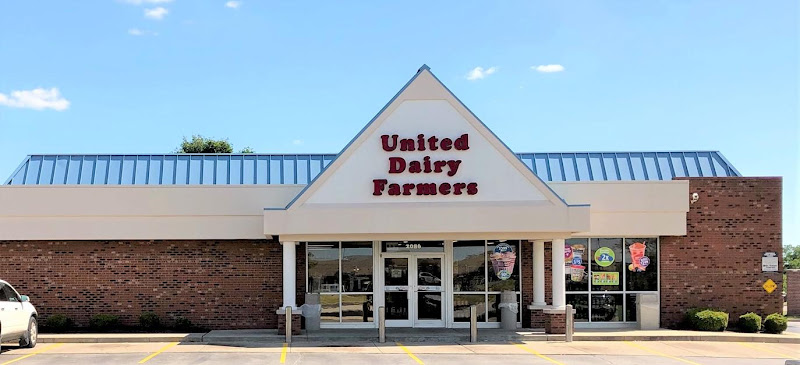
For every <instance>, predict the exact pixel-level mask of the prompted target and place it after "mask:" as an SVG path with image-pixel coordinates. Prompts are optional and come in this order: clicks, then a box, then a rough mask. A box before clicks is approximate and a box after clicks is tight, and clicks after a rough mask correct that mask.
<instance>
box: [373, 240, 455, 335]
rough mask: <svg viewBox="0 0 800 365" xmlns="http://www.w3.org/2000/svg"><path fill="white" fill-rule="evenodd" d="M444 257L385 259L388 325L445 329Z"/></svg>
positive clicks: (398, 256) (395, 257)
mask: <svg viewBox="0 0 800 365" xmlns="http://www.w3.org/2000/svg"><path fill="white" fill-rule="evenodd" d="M443 259H444V258H443V257H442V256H441V255H436V256H433V255H430V254H428V255H413V254H412V255H402V256H401V255H397V254H394V255H391V256H388V257H384V259H383V267H384V283H383V284H384V295H385V303H386V325H387V326H391V327H444V305H443V299H444V286H443V276H442V274H443V271H442V262H443Z"/></svg>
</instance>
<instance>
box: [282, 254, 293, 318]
mask: <svg viewBox="0 0 800 365" xmlns="http://www.w3.org/2000/svg"><path fill="white" fill-rule="evenodd" d="M281 244H282V245H283V306H282V307H281V309H283V308H286V307H288V306H291V307H292V309H296V308H297V304H296V302H295V297H296V296H297V285H296V283H297V274H296V273H297V254H296V251H297V249H296V246H297V245H296V243H295V242H293V241H283V242H281Z"/></svg>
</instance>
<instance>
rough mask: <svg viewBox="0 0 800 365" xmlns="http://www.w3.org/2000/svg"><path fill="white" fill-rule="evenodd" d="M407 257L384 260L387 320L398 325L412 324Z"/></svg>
mask: <svg viewBox="0 0 800 365" xmlns="http://www.w3.org/2000/svg"><path fill="white" fill-rule="evenodd" d="M408 261H409V258H407V257H387V258H385V259H384V262H383V272H384V275H383V285H384V286H383V290H384V292H385V293H386V321H387V323H392V324H393V325H396V326H410V325H411V317H410V316H409V315H410V313H409V299H410V298H409V297H408V294H409V288H410V285H409V282H408V278H409V275H408V269H409V265H408Z"/></svg>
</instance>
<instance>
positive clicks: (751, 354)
mask: <svg viewBox="0 0 800 365" xmlns="http://www.w3.org/2000/svg"><path fill="white" fill-rule="evenodd" d="M788 359H800V345H797V344H775V343H749V342H748V343H739V342H680V341H674V342H611V341H603V342H589V341H587V342H572V343H563V342H526V343H502V344H490V343H479V344H456V343H453V344H447V343H442V344H399V343H386V344H376V343H361V344H355V345H352V344H348V345H342V344H330V345H327V346H326V345H321V344H310V343H295V344H294V345H292V346H286V345H283V344H280V343H276V344H253V345H251V346H246V347H240V346H221V345H208V344H194V343H185V344H181V343H113V344H98V343H95V344H40V345H39V346H37V347H36V348H34V349H21V348H17V347H14V346H4V347H3V350H2V353H0V365H9V364H15V365H38V364H64V365H72V364H76V365H77V364H154V365H155V364H236V365H248V364H323V363H324V364H327V365H334V364H347V365H359V364H376V363H378V364H409V365H415V364H418V365H424V364H447V365H450V364H452V365H464V364H489V363H491V364H508V365H515V364H563V365H572V364H575V365H582V364H593V365H594V364H619V365H641V364H647V365H662V364H665V365H666V364H695V365H697V364H702V365H723V364H724V365H739V364H741V365H745V364H747V365H750V364H766V365H771V364H775V365H778V364H781V365H783V364H784V363H785V361H786V360H788Z"/></svg>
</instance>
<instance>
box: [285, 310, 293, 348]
mask: <svg viewBox="0 0 800 365" xmlns="http://www.w3.org/2000/svg"><path fill="white" fill-rule="evenodd" d="M286 343H292V307H289V306H287V307H286Z"/></svg>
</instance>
